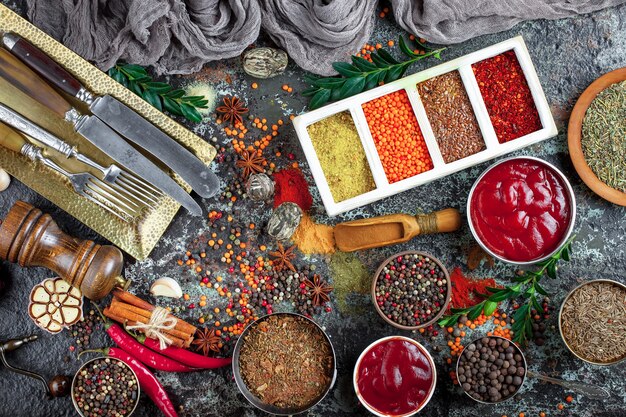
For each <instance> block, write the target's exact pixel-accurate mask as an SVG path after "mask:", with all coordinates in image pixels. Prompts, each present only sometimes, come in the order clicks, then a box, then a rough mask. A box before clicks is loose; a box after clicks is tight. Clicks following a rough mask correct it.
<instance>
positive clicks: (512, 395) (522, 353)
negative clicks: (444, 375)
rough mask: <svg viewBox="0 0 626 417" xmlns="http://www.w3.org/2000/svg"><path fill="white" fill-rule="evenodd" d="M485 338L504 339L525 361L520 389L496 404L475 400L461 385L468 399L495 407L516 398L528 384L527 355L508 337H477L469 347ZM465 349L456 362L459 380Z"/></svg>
mask: <svg viewBox="0 0 626 417" xmlns="http://www.w3.org/2000/svg"><path fill="white" fill-rule="evenodd" d="M483 337H487V338H490V339H502V340H506V341H507V342H509V343H510V344H511V346H515V349H517V351H518V352H519V353H520V355H522V360H523V361H524V371H525V372H524V377H523V378H522V383H521V384H520V386H519V388H518V389H517V391H515V392H514V393H513V394H511V395H509V396H508V397H506V398H504V399H502V400H500V401H496V402H490V401H483V400H479V399H478V398H474V397H472V396H471V395H469V393H468V392H467V391H465V390H464V389H463V386H462V385H461V384H460V383H459V387H461V390H463V393H464V394H465V395H467V396H468V397H470V398H471V399H472V400H474V401H476V402H479V403H482V404H489V405H494V404H501V403H503V402H505V401H508V400H510V399H511V398H513V397H515V396H516V395H517V394H519V393H520V392H521V391H522V388H523V387H524V383H525V382H526V378H527V377H528V362H526V355H524V352H522V349H520V347H519V346H517V345H516V344H515V343H514V342H513V341H512V340H509V339H507V338H506V337H502V336H495V335H493V336H482V337H477V338H476V339H474V340H472V341H471V342H470V343H468V344H467V346H469V345H471V344H473V343H476V342H477V341H479V340H480V339H482V338H483ZM467 346H466V347H464V348H463V350H462V351H461V353H460V354H459V357H458V358H457V360H456V367H455V372H456V375H457V378H458V375H459V364H460V363H461V356H463V352H465V349H466V348H467Z"/></svg>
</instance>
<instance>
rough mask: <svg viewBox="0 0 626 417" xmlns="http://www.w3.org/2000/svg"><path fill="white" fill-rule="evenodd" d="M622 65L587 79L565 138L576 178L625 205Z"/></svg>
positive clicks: (625, 84) (625, 105) (624, 80)
mask: <svg viewBox="0 0 626 417" xmlns="http://www.w3.org/2000/svg"><path fill="white" fill-rule="evenodd" d="M625 114H626V67H625V68H620V69H617V70H615V71H611V72H609V73H607V74H604V75H603V76H602V77H600V78H598V79H597V80H596V81H594V82H593V83H591V85H590V86H589V87H587V89H586V90H585V91H584V92H583V93H582V94H581V96H580V98H579V99H578V101H577V102H576V105H575V106H574V109H573V110H572V114H571V116H570V119H569V126H568V133H567V141H568V148H569V153H570V157H571V159H572V163H573V164H574V168H576V171H577V172H578V175H580V178H581V179H582V180H583V181H584V182H585V184H587V186H588V187H589V188H591V190H593V192H595V193H596V194H598V195H599V196H600V197H602V198H604V199H605V200H608V201H610V202H612V203H615V204H619V205H621V206H626V141H624V137H626V117H625Z"/></svg>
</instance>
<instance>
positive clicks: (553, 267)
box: [546, 261, 556, 279]
mask: <svg viewBox="0 0 626 417" xmlns="http://www.w3.org/2000/svg"><path fill="white" fill-rule="evenodd" d="M546 272H547V273H548V276H549V277H550V278H552V279H555V278H556V261H555V262H552V263H550V264H548V269H547V270H546Z"/></svg>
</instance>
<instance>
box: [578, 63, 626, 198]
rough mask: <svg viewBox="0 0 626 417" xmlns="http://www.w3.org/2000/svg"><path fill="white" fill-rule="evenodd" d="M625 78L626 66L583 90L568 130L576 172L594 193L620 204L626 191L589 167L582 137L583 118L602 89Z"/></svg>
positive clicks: (605, 75)
mask: <svg viewBox="0 0 626 417" xmlns="http://www.w3.org/2000/svg"><path fill="white" fill-rule="evenodd" d="M624 80H626V67H624V68H620V69H616V70H615V71H611V72H609V73H607V74H604V75H603V76H602V77H600V78H598V79H597V80H595V81H594V82H593V83H591V85H590V86H589V87H587V89H586V90H585V91H583V93H582V94H581V96H580V97H579V98H578V101H577V102H576V105H575V106H574V109H573V110H572V114H571V115H570V118H569V125H568V130H567V146H568V148H569V155H570V158H572V162H573V163H574V168H576V172H578V175H579V176H580V178H581V179H582V180H583V181H584V182H585V184H587V186H588V187H589V188H591V189H592V190H593V192H594V193H596V194H598V195H599V196H600V197H602V198H604V199H605V200H608V201H610V202H611V203H615V204H619V205H620V206H626V193H623V192H621V191H619V190H616V189H615V188H611V187H609V186H608V185H606V184H605V183H603V182H602V181H600V179H599V178H598V177H597V176H596V174H594V173H593V171H592V170H591V168H589V165H587V161H586V160H585V155H583V147H582V142H581V139H582V126H583V119H584V118H585V113H586V112H587V109H588V108H589V105H590V104H591V102H592V101H593V100H594V99H595V98H596V96H597V95H598V93H600V92H601V91H602V90H604V89H605V88H607V87H608V86H610V85H611V84H615V83H617V82H620V81H624Z"/></svg>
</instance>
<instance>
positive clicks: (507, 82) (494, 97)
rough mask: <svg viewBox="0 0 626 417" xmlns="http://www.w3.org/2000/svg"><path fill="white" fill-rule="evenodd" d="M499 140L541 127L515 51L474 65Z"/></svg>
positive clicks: (515, 136) (503, 140)
mask: <svg viewBox="0 0 626 417" xmlns="http://www.w3.org/2000/svg"><path fill="white" fill-rule="evenodd" d="M472 69H473V70H474V75H475V76H476V81H477V82H478V87H479V88H480V93H481V94H482V96H483V100H484V101H485V105H486V106H487V111H488V112H489V117H490V118H491V123H492V124H493V128H494V129H495V131H496V135H497V137H498V141H499V142H500V143H505V142H509V141H512V140H515V139H517V138H520V137H522V136H525V135H528V134H529V133H532V132H536V131H537V130H540V129H541V127H542V125H541V120H540V119H539V113H538V112H537V107H536V106H535V101H534V100H533V96H532V93H531V91H530V87H529V86H528V82H527V81H526V77H525V76H524V71H523V70H522V67H521V65H520V63H519V61H518V60H517V56H516V55H515V51H513V50H511V51H507V52H504V53H503V54H500V55H496V56H494V57H492V58H488V59H485V60H484V61H480V62H477V63H475V64H474V65H472Z"/></svg>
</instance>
